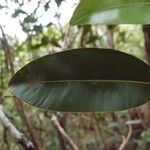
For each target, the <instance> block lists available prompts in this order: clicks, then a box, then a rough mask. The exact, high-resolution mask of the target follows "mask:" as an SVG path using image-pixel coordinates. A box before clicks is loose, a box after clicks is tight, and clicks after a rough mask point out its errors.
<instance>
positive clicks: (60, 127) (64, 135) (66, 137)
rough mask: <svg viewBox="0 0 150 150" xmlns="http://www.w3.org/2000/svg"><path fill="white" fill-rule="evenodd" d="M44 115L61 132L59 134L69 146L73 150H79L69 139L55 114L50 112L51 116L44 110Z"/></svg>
mask: <svg viewBox="0 0 150 150" xmlns="http://www.w3.org/2000/svg"><path fill="white" fill-rule="evenodd" d="M45 115H46V116H47V117H48V118H49V119H50V120H51V122H52V124H53V126H54V127H55V128H56V130H57V131H58V132H59V133H60V134H61V136H62V137H63V138H64V139H65V140H66V141H67V142H68V144H69V145H70V146H71V148H72V149H73V150H79V149H78V147H77V145H76V144H75V143H74V141H73V140H72V139H71V137H69V135H68V134H67V133H66V131H65V130H64V129H63V128H62V126H61V125H60V123H59V121H58V119H57V116H56V115H55V114H52V115H51V116H49V115H48V113H47V112H45Z"/></svg>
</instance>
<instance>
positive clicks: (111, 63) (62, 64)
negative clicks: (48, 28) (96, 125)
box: [9, 48, 150, 112]
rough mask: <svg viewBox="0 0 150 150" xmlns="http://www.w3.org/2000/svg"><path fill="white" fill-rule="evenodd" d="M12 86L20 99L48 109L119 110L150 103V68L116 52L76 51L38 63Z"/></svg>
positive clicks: (21, 72)
mask: <svg viewBox="0 0 150 150" xmlns="http://www.w3.org/2000/svg"><path fill="white" fill-rule="evenodd" d="M9 86H10V90H11V92H12V93H13V94H14V95H15V96H16V97H18V98H19V99H21V100H23V101H25V102H27V103H29V104H31V105H33V106H37V107H40V108H44V109H50V110H56V111H65V112H95V111H117V110H123V109H128V108H131V107H135V106H139V105H141V104H143V103H145V102H147V101H149V100H150V67H149V66H147V65H146V64H145V63H144V62H142V61H141V60H139V59H137V58H135V57H133V56H131V55H128V54H125V53H122V52H119V51H116V50H111V49H97V48H85V49H84V48H83V49H74V50H70V51H65V52H60V53H56V54H52V55H47V56H44V57H42V58H39V59H37V60H34V61H32V62H31V63H29V64H27V65H26V66H24V67H23V68H22V69H21V70H19V71H18V72H17V73H16V74H15V75H14V76H13V77H12V79H11V81H10V85H9Z"/></svg>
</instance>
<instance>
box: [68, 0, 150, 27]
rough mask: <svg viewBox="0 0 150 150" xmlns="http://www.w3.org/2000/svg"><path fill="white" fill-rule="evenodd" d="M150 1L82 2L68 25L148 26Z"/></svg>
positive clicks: (103, 0)
mask: <svg viewBox="0 0 150 150" xmlns="http://www.w3.org/2000/svg"><path fill="white" fill-rule="evenodd" d="M149 23H150V0H93V1H92V0H82V1H81V2H80V3H79V5H78V6H77V8H76V10H75V12H74V14H73V16H72V18H71V21H70V24H71V25H84V24H112V25H116V24H149Z"/></svg>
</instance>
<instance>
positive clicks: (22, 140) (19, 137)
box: [0, 105, 35, 150]
mask: <svg viewBox="0 0 150 150" xmlns="http://www.w3.org/2000/svg"><path fill="white" fill-rule="evenodd" d="M0 122H1V123H2V125H3V126H4V128H5V129H7V130H8V131H9V133H10V134H11V136H12V137H13V138H15V140H16V141H17V143H19V144H21V145H22V146H23V147H24V148H25V149H26V150H35V148H34V146H33V144H32V143H31V142H30V141H29V140H28V139H27V138H26V137H25V136H24V135H23V134H22V133H21V132H19V131H18V130H17V129H16V127H15V126H14V125H13V124H12V123H11V122H10V121H9V120H8V118H7V117H6V115H5V114H4V112H3V106H2V105H0Z"/></svg>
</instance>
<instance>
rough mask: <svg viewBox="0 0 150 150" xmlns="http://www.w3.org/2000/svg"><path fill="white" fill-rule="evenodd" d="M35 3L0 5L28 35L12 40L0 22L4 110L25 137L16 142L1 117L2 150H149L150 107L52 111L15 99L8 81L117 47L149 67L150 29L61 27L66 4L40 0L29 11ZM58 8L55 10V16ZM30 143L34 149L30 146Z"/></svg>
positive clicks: (19, 0) (10, 0)
mask: <svg viewBox="0 0 150 150" xmlns="http://www.w3.org/2000/svg"><path fill="white" fill-rule="evenodd" d="M32 1H34V0H6V1H5V2H3V3H2V4H1V2H0V13H3V14H5V15H6V16H7V15H11V18H14V20H15V21H16V24H19V26H20V27H21V29H22V32H23V34H24V35H25V38H24V40H20V39H19V38H18V37H17V33H16V37H12V36H11V35H10V34H9V33H8V32H7V31H6V27H7V24H4V23H3V22H2V20H0V29H1V30H0V32H1V34H0V71H1V74H0V109H1V110H2V112H3V113H4V115H5V118H7V119H8V121H9V122H11V123H12V124H11V125H14V127H15V128H16V129H17V131H18V132H19V133H22V134H23V136H22V137H23V138H22V139H19V138H16V135H13V134H12V132H11V130H10V128H9V126H5V123H4V122H2V120H1V117H0V120H1V122H2V124H1V125H0V149H2V150H21V149H28V150H29V149H31V150H32V149H35V150H50V149H51V150H58V149H60V150H69V149H74V150H78V149H79V150H118V149H119V150H122V149H126V150H131V149H135V150H149V148H150V128H149V127H150V106H149V104H145V105H143V106H140V107H138V108H133V109H130V110H126V111H121V112H108V113H102V112H95V113H60V112H51V111H46V110H41V109H38V108H35V107H32V106H30V105H28V104H25V103H22V102H20V101H18V100H16V98H15V97H13V96H12V95H11V94H10V92H9V90H8V83H9V80H10V78H11V77H12V75H13V74H14V73H15V72H16V71H17V70H18V69H20V68H21V67H22V66H24V65H25V64H27V63H28V62H30V61H31V60H34V59H36V58H39V57H41V56H44V55H47V54H52V53H55V52H59V51H63V50H69V49H73V48H79V47H98V48H115V49H117V50H121V51H124V52H126V53H129V54H131V55H134V56H136V57H138V58H140V59H142V60H143V61H145V62H147V63H150V25H146V26H140V25H117V26H110V25H109V26H105V25H97V26H90V25H86V26H74V27H72V26H69V23H66V24H65V25H64V24H63V25H62V23H61V17H62V16H63V12H60V8H61V6H62V5H63V4H64V3H67V2H68V1H67V0H66V1H65V0H64V1H63V0H45V1H42V0H41V1H40V0H39V1H36V2H35V6H34V7H35V8H34V10H32V11H31V12H30V11H28V9H24V6H25V5H26V6H28V5H30V3H32ZM54 3H55V4H54ZM73 5H74V4H72V6H73ZM12 6H15V7H14V8H13V10H12ZM53 6H55V7H56V11H55V13H53V14H50V13H51V10H52V9H54V8H53ZM41 10H42V11H41ZM66 11H67V10H66ZM41 12H42V13H41ZM47 13H48V14H49V15H50V16H52V17H51V18H50V19H49V22H47V23H46V24H43V22H42V21H41V20H40V19H41V18H42V17H43V18H44V17H45V16H46V14H47ZM68 13H71V12H68ZM53 18H55V21H53ZM2 19H3V18H2ZM45 19H46V18H45ZM68 22H69V20H68ZM8 23H9V22H8ZM12 30H14V29H13V28H12ZM143 74H144V72H143ZM0 115H1V113H0ZM25 141H26V142H25ZM29 142H31V145H32V146H31V145H30V146H28V145H27V143H29Z"/></svg>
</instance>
